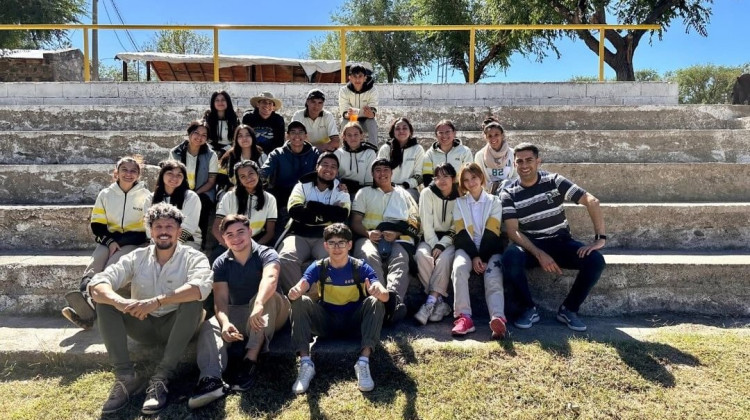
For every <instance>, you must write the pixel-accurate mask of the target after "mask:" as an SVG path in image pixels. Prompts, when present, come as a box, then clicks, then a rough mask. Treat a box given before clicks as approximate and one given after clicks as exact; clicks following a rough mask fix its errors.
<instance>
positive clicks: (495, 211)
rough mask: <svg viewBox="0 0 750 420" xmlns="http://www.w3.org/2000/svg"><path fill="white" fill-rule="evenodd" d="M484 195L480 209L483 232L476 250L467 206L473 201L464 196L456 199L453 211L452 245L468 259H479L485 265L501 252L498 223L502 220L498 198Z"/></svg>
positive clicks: (470, 215)
mask: <svg viewBox="0 0 750 420" xmlns="http://www.w3.org/2000/svg"><path fill="white" fill-rule="evenodd" d="M482 194H483V195H485V197H484V198H485V201H484V204H483V207H482V218H483V219H484V220H483V221H484V232H482V235H481V241H480V244H479V247H478V248H477V246H476V244H475V243H474V230H475V229H476V223H475V221H474V217H473V215H472V212H471V208H470V206H469V200H474V199H473V198H471V196H469V194H468V193H467V194H465V195H464V196H462V197H459V198H457V199H456V206H455V207H454V209H453V228H452V230H453V232H454V236H453V245H454V246H455V247H456V249H457V250H458V249H461V250H464V251H465V252H466V253H467V254H468V255H469V257H470V258H474V257H480V258H481V259H482V261H484V262H485V263H486V262H487V261H489V260H490V257H492V255H494V254H501V253H502V252H503V249H502V243H501V241H500V222H501V221H502V218H503V208H502V204H501V203H500V198H499V197H498V196H495V195H489V194H487V193H486V192H482Z"/></svg>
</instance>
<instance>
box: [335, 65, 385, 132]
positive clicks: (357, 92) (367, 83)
mask: <svg viewBox="0 0 750 420" xmlns="http://www.w3.org/2000/svg"><path fill="white" fill-rule="evenodd" d="M377 106H378V91H377V90H376V89H375V80H374V79H373V78H372V76H368V75H367V69H366V68H365V66H363V65H362V64H352V65H351V67H349V83H347V84H346V85H344V86H342V87H341V89H339V115H341V117H342V118H343V119H344V120H349V121H352V119H351V118H350V117H351V116H353V114H352V113H354V112H356V113H357V118H356V121H359V123H360V124H361V125H362V127H364V129H365V131H367V141H368V142H369V143H370V144H372V145H374V146H377V144H378V123H377V121H375V113H376V112H377V109H376V107H377Z"/></svg>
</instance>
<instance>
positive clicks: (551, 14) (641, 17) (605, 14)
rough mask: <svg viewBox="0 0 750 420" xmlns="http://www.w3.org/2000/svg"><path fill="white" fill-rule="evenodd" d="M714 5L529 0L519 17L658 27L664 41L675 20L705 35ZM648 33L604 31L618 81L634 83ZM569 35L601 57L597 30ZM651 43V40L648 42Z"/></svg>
mask: <svg viewBox="0 0 750 420" xmlns="http://www.w3.org/2000/svg"><path fill="white" fill-rule="evenodd" d="M498 3H499V5H500V6H501V7H512V6H514V5H516V4H517V3H518V2H516V1H513V0H498ZM712 3H713V0H527V1H525V2H523V7H524V8H526V9H527V11H528V13H526V15H522V16H519V17H520V18H522V19H520V20H519V21H518V22H517V23H532V24H534V23H536V24H550V23H557V24H559V23H571V24H606V23H610V22H609V20H613V21H614V22H612V23H618V24H632V25H634V24H658V25H661V27H662V28H663V29H662V30H659V31H656V34H657V36H658V38H659V39H661V37H662V31H664V30H666V29H667V28H668V27H669V25H670V23H671V22H672V20H674V19H677V18H680V19H682V20H683V22H684V23H685V25H686V29H685V30H686V32H688V31H690V29H691V28H692V29H695V31H696V32H698V33H699V34H700V35H702V36H706V35H707V32H706V25H707V24H708V22H709V19H710V17H711V10H710V5H711V4H712ZM608 18H609V19H608ZM647 32H649V31H645V30H635V31H614V30H610V31H605V34H604V36H605V38H606V40H607V41H608V42H609V45H607V46H605V48H604V62H605V63H607V65H608V66H610V67H611V68H612V69H613V70H614V71H615V74H616V75H617V80H635V72H634V70H633V55H634V54H635V50H636V48H638V45H639V44H640V42H641V40H642V38H643V36H644V35H645V34H646V33H647ZM566 35H568V36H571V37H578V38H579V39H581V40H583V42H584V44H586V46H587V47H588V48H589V49H590V50H591V51H593V52H594V54H597V55H598V54H599V36H598V33H596V32H595V31H585V30H581V31H575V33H574V34H572V33H569V34H566ZM652 35H653V32H652ZM651 40H652V38H649V42H651ZM610 46H611V47H612V48H613V49H614V51H613V50H612V49H611V48H610Z"/></svg>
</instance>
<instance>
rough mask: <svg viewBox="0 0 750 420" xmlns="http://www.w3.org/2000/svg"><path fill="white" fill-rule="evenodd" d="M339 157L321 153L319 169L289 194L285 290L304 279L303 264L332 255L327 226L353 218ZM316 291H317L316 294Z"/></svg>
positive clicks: (283, 271) (282, 249)
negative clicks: (325, 242) (340, 177)
mask: <svg viewBox="0 0 750 420" xmlns="http://www.w3.org/2000/svg"><path fill="white" fill-rule="evenodd" d="M338 173H339V159H338V157H336V155H335V154H333V153H331V152H326V153H323V154H322V155H320V158H318V163H317V165H316V166H315V172H310V173H309V174H307V175H304V176H303V177H302V178H300V180H299V182H298V183H297V185H295V186H294V189H293V190H292V194H291V195H290V196H289V202H288V203H287V209H288V211H289V219H290V220H289V226H288V227H287V236H286V237H283V241H282V242H281V247H280V248H279V249H280V251H279V260H280V261H281V289H282V290H283V291H284V293H287V292H289V289H290V288H291V287H292V286H294V285H295V284H297V282H298V281H299V279H300V278H302V264H304V263H305V262H306V261H307V260H309V259H310V258H313V259H315V260H319V259H322V258H325V257H326V256H327V255H328V254H327V253H326V250H325V249H324V248H323V229H325V227H326V226H328V225H331V224H333V223H337V222H345V221H346V220H347V218H349V209H350V208H351V199H350V198H349V193H348V192H346V191H342V190H341V188H339V180H338V179H336V176H337V175H338ZM314 292H315V291H313V293H314Z"/></svg>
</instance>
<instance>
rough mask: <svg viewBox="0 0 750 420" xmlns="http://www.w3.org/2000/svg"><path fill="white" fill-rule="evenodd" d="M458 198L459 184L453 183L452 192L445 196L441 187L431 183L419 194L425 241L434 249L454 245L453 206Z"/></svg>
mask: <svg viewBox="0 0 750 420" xmlns="http://www.w3.org/2000/svg"><path fill="white" fill-rule="evenodd" d="M457 198H458V186H457V185H455V184H454V185H453V188H452V189H451V192H450V194H448V196H447V197H446V196H443V193H442V192H441V191H440V188H438V187H437V185H435V184H431V185H430V186H429V187H428V188H425V189H423V190H422V192H421V193H420V194H419V218H420V220H421V222H422V232H423V234H424V241H425V242H426V243H427V245H429V246H430V248H432V249H436V248H437V249H440V250H445V248H447V247H449V246H451V245H453V234H452V232H451V226H452V225H453V208H454V207H455V205H456V199H457Z"/></svg>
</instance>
